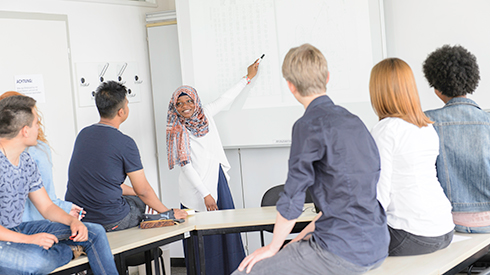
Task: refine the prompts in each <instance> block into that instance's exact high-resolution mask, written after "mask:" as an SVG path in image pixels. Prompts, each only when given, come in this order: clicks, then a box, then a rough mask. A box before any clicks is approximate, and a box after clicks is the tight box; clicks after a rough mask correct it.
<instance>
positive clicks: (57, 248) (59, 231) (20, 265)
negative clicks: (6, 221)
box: [0, 220, 118, 275]
mask: <svg viewBox="0 0 490 275" xmlns="http://www.w3.org/2000/svg"><path fill="white" fill-rule="evenodd" d="M84 224H85V226H86V227H87V229H88V240H87V241H85V242H74V241H71V240H69V237H70V236H71V230H70V227H69V226H66V225H64V224H60V223H55V222H50V221H47V220H40V221H30V222H23V223H21V224H20V225H18V226H17V227H14V228H11V229H10V230H12V231H15V232H19V233H23V234H26V235H33V234H37V233H50V234H53V235H55V236H56V237H57V238H58V240H59V242H58V243H55V244H54V245H53V246H52V247H51V248H50V249H44V248H42V247H41V246H38V245H36V244H25V243H13V242H3V241H0V259H1V260H0V274H9V275H16V274H48V273H50V272H51V271H53V270H54V269H56V268H58V267H60V266H62V265H65V264H67V263H68V262H69V261H70V260H71V259H72V257H73V252H72V251H71V249H70V247H69V245H81V246H83V250H84V251H85V253H87V256H88V259H89V264H90V268H91V269H92V272H93V273H94V274H118V272H117V269H116V264H115V263H114V257H113V256H112V253H111V249H110V246H109V242H108V241H107V236H106V233H105V230H104V228H103V227H102V226H101V225H98V224H93V223H84Z"/></svg>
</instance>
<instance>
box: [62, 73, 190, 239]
mask: <svg viewBox="0 0 490 275" xmlns="http://www.w3.org/2000/svg"><path fill="white" fill-rule="evenodd" d="M126 94H127V90H126V87H124V85H122V84H120V83H117V82H115V81H109V82H104V83H102V84H101V85H100V86H99V87H98V88H97V93H96V94H95V103H96V105H97V110H98V111H99V115H100V121H99V123H97V124H94V125H91V126H88V127H86V128H84V129H82V131H80V133H79V134H78V137H77V139H76V141H75V146H74V149H73V154H72V159H71V161H70V167H69V168H68V186H67V191H66V195H65V199H66V200H69V201H72V202H74V203H76V204H78V205H80V206H81V207H83V208H84V209H85V211H86V214H85V219H84V221H92V222H95V223H99V224H101V225H102V226H104V229H105V230H106V231H114V230H123V229H127V228H130V227H134V226H137V225H139V223H140V222H141V220H142V219H143V215H144V213H145V208H146V205H148V207H150V208H151V209H153V210H155V211H157V212H159V213H162V212H165V211H168V208H167V207H166V206H165V205H164V204H163V203H162V202H161V201H160V200H159V199H158V197H157V195H156V194H155V191H154V190H153V188H152V187H151V185H150V184H149V183H148V181H147V179H146V176H145V173H144V170H143V165H142V164H141V159H140V155H139V151H138V147H137V146H136V143H135V142H134V140H133V139H132V138H130V137H129V136H127V135H124V134H123V133H121V132H120V131H119V126H120V125H121V123H123V122H124V121H126V119H127V118H128V116H129V107H128V99H127V98H126ZM126 176H128V177H129V179H130V180H131V184H132V185H133V188H131V187H129V186H127V185H126V184H124V180H125V179H126ZM172 211H174V213H175V218H177V219H183V218H185V217H186V216H187V212H185V211H184V210H180V209H173V210H172Z"/></svg>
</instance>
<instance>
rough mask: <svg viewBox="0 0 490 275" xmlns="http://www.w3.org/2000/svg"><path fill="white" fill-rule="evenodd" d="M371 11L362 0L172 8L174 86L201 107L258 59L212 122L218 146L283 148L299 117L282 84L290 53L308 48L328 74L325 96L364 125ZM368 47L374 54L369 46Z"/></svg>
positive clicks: (188, 3) (187, 2) (368, 114)
mask: <svg viewBox="0 0 490 275" xmlns="http://www.w3.org/2000/svg"><path fill="white" fill-rule="evenodd" d="M378 5H379V3H378V2H377V1H365V0H347V1H344V0H330V1H321V0H303V1H298V0H276V1H274V0H243V1H223V0H208V1H200V0H183V1H176V8H177V22H178V32H179V46H180V57H181V69H182V80H183V83H184V84H186V85H191V86H194V87H195V88H196V89H197V91H198V93H199V94H200V97H201V99H202V102H203V104H206V103H208V102H211V101H213V100H214V99H216V98H218V97H219V96H220V95H221V94H222V93H224V92H225V91H226V90H227V89H228V88H230V87H231V86H232V85H233V84H234V83H236V82H237V81H238V80H239V79H240V78H241V77H242V76H244V75H246V68H247V66H248V65H250V64H251V63H252V62H253V61H254V60H255V59H257V58H258V57H260V56H261V55H262V54H265V58H264V60H263V61H262V62H261V64H260V69H259V73H258V75H257V76H256V78H255V79H254V80H253V81H252V84H251V85H249V86H247V88H246V89H245V90H244V91H243V92H242V93H241V94H240V96H239V97H238V98H237V99H236V100H235V102H234V103H233V104H232V105H231V106H229V108H228V109H226V110H225V111H223V112H221V113H220V114H218V115H217V116H216V117H215V119H216V123H217V125H218V128H219V132H220V136H221V139H222V142H223V146H225V147H227V148H230V147H240V148H243V147H249V146H251V147H261V146H267V147H269V146H284V145H289V144H290V142H291V128H292V125H293V123H294V122H295V121H296V120H297V119H298V118H299V117H301V115H302V114H303V113H304V108H303V107H302V106H301V105H300V104H299V103H298V102H297V101H296V99H295V98H294V97H293V96H292V94H291V93H290V91H289V89H288V88H287V85H286V81H285V80H284V79H283V78H282V73H281V66H282V61H283V59H284V56H285V55H286V53H287V52H288V51H289V49H290V48H291V47H296V46H299V45H301V44H303V43H310V44H312V45H314V46H315V47H317V48H319V49H320V51H322V53H323V54H324V55H325V57H326V58H327V61H328V64H329V71H330V72H331V78H330V83H329V84H328V85H327V94H328V95H329V96H330V97H331V98H332V100H333V101H334V102H335V103H336V104H340V105H342V106H345V107H347V108H348V109H349V110H351V111H352V112H353V113H356V114H358V115H359V116H360V117H361V119H363V120H364V122H365V123H367V124H373V123H374V122H375V121H376V117H375V115H374V113H373V112H372V109H371V107H370V103H369V92H368V83H369V73H370V70H371V68H372V66H373V64H374V63H375V62H377V61H379V59H380V58H381V55H382V54H379V52H380V51H381V49H380V46H379V45H381V43H380V42H379V39H380V34H379V33H376V32H380V31H381V27H380V26H381V23H380V22H381V19H380V16H379V9H378V8H379V7H378ZM373 45H374V46H373Z"/></svg>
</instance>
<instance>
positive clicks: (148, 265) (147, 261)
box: [145, 250, 155, 274]
mask: <svg viewBox="0 0 490 275" xmlns="http://www.w3.org/2000/svg"><path fill="white" fill-rule="evenodd" d="M153 257H155V255H154V254H153ZM145 270H146V274H152V272H151V250H147V251H145Z"/></svg>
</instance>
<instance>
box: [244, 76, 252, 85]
mask: <svg viewBox="0 0 490 275" xmlns="http://www.w3.org/2000/svg"><path fill="white" fill-rule="evenodd" d="M243 78H245V79H247V85H248V84H250V81H252V79H250V78H248V75H246V76H244V77H243Z"/></svg>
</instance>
